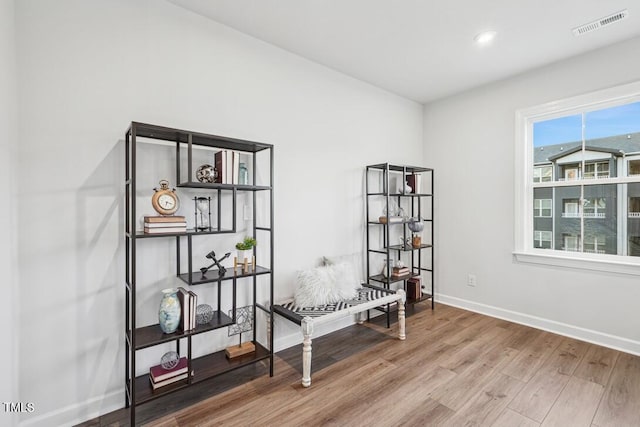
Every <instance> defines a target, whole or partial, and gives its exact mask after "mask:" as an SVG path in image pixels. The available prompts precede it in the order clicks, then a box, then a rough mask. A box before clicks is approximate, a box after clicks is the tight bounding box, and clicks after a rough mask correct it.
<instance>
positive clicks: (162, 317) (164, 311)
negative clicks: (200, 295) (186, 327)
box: [158, 288, 181, 334]
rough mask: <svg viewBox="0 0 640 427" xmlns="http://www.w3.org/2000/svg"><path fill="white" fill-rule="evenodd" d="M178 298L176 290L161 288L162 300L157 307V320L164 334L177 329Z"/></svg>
mask: <svg viewBox="0 0 640 427" xmlns="http://www.w3.org/2000/svg"><path fill="white" fill-rule="evenodd" d="M180 312H181V308H180V300H179V299H178V290H177V289H175V288H168V289H163V290H162V300H161V301H160V308H159V309H158V321H159V322H160V329H162V332H164V333H165V334H172V333H174V332H175V331H176V329H178V325H179V324H180Z"/></svg>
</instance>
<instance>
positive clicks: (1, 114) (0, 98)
mask: <svg viewBox="0 0 640 427" xmlns="http://www.w3.org/2000/svg"><path fill="white" fill-rule="evenodd" d="M14 12H15V10H14V1H13V0H2V1H0V63H1V64H2V66H0V183H1V185H2V191H3V196H2V200H3V201H4V206H3V207H2V209H0V224H4V226H3V228H4V233H3V237H2V239H0V271H2V275H3V279H2V280H1V281H0V283H1V285H0V292H1V294H2V299H3V301H4V302H3V304H2V309H1V310H0V325H4V326H5V327H4V328H3V329H4V335H5V337H4V339H3V341H4V345H3V347H4V349H5V350H3V351H2V352H0V354H1V356H0V378H1V379H0V402H18V390H17V361H18V358H17V354H18V341H17V339H18V330H17V328H16V327H14V325H15V320H14V317H15V314H16V312H15V310H14V308H15V307H16V305H17V294H18V291H17V287H16V286H15V282H14V280H15V275H14V267H13V266H14V265H15V261H16V256H15V255H16V251H15V241H14V237H15V235H14V229H15V222H14V221H15V217H16V216H15V212H14V209H15V208H16V204H15V187H14V180H13V172H12V171H13V167H12V165H13V163H14V161H15V155H14V152H15V146H16V144H15V142H16V137H17V124H16V112H17V106H16V91H15V88H16V72H15V65H16V64H15V62H16V60H15V53H16V52H15V27H14ZM7 325H8V326H7ZM15 419H16V416H15V414H12V413H8V412H6V411H5V408H4V406H2V407H0V424H2V425H11V424H12V423H14V421H15Z"/></svg>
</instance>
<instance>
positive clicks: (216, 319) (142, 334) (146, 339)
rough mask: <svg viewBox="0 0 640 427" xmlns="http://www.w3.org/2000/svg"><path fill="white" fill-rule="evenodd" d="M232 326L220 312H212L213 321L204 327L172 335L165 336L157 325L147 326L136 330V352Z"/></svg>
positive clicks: (229, 318)
mask: <svg viewBox="0 0 640 427" xmlns="http://www.w3.org/2000/svg"><path fill="white" fill-rule="evenodd" d="M232 324H233V320H232V319H231V317H229V316H227V315H226V314H224V313H223V312H221V311H217V310H216V311H214V312H213V319H212V320H211V322H209V323H207V324H206V325H197V326H196V328H195V329H192V330H190V331H186V332H182V331H176V332H174V333H172V334H165V333H164V332H162V329H160V325H159V324H157V323H156V324H155V325H149V326H145V327H142V328H137V329H136V332H135V333H136V350H140V349H143V348H146V347H151V346H153V345H157V344H162V343H165V342H170V341H174V340H177V339H180V338H185V337H188V336H189V335H197V334H201V333H203V332H207V331H212V330H214V329H219V328H223V327H225V326H229V325H232Z"/></svg>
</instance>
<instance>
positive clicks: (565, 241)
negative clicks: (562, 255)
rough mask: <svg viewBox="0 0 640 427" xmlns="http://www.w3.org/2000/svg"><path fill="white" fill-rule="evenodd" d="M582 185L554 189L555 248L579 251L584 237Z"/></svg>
mask: <svg viewBox="0 0 640 427" xmlns="http://www.w3.org/2000/svg"><path fill="white" fill-rule="evenodd" d="M580 191H581V190H580V187H579V186H572V187H558V188H556V189H554V192H555V198H554V201H553V203H554V215H553V220H554V228H553V231H554V241H555V247H554V249H556V250H559V251H578V250H580V243H581V239H582V231H581V218H580V213H581V212H582V210H581V209H580Z"/></svg>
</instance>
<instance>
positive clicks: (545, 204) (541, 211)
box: [533, 199, 551, 218]
mask: <svg viewBox="0 0 640 427" xmlns="http://www.w3.org/2000/svg"><path fill="white" fill-rule="evenodd" d="M533 202H534V203H533V216H534V217H536V218H551V199H535V200H534V201H533Z"/></svg>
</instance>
